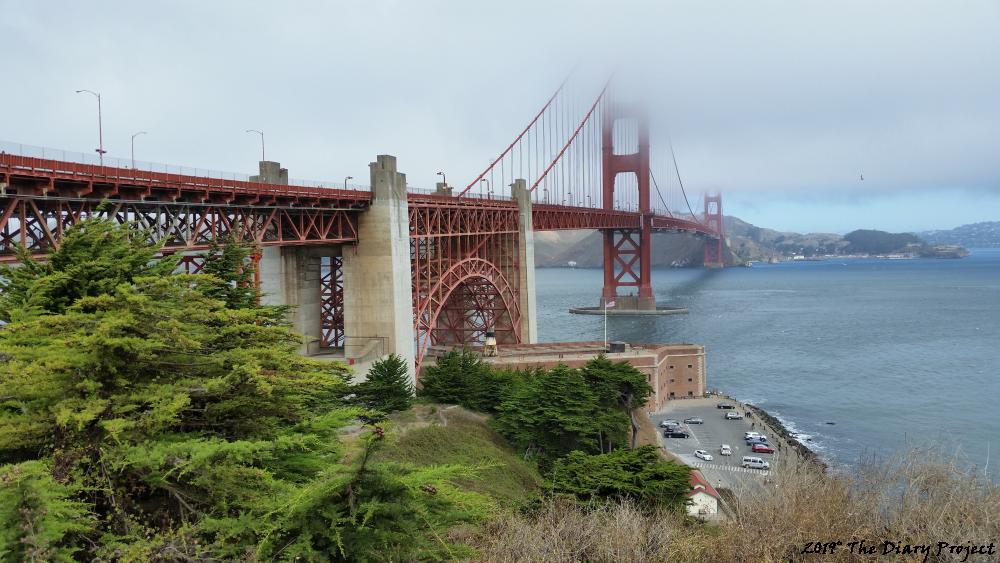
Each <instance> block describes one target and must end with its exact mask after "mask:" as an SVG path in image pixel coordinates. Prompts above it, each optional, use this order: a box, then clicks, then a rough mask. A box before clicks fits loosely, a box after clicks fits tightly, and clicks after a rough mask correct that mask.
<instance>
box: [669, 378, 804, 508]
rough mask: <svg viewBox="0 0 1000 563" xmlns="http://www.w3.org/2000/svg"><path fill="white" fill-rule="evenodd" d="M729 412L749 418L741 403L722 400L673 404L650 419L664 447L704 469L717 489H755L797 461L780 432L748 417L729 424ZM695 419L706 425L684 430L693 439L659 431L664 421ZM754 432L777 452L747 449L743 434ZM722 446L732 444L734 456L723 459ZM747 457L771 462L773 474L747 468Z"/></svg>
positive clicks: (691, 426)
mask: <svg viewBox="0 0 1000 563" xmlns="http://www.w3.org/2000/svg"><path fill="white" fill-rule="evenodd" d="M718 403H728V404H731V405H734V406H736V408H735V409H733V410H724V409H719V408H716V405H717V404H718ZM727 412H739V413H744V414H745V412H746V409H744V408H743V406H742V405H741V404H740V403H738V402H737V401H733V400H729V399H721V398H718V397H711V398H703V399H683V400H676V401H670V402H669V403H668V404H667V407H666V408H665V409H664V410H662V411H660V412H658V413H653V414H652V415H651V416H650V419H651V420H652V421H653V424H655V425H656V426H657V431H658V434H659V436H660V442H661V443H662V444H663V447H664V448H666V449H667V451H669V452H671V453H672V454H674V455H676V456H677V457H678V458H680V459H681V460H682V461H683V462H684V463H686V464H688V465H690V466H692V467H697V468H699V469H701V471H702V473H703V474H704V475H705V478H706V479H708V480H709V482H711V483H712V485H714V486H716V487H725V488H728V489H732V490H734V491H735V490H739V489H740V488H741V487H744V486H748V485H749V486H755V485H756V484H758V483H763V479H764V478H766V477H767V476H768V475H770V471H776V470H780V467H781V466H782V465H784V463H782V462H786V461H795V458H796V453H795V451H794V450H793V449H792V448H790V447H788V445H787V444H785V443H784V441H783V440H781V438H780V436H778V434H777V433H776V432H773V431H772V430H771V429H769V428H762V422H761V421H760V420H758V419H756V418H753V417H744V418H743V419H742V420H726V418H725V416H726V413H727ZM694 416H697V417H701V418H702V419H703V420H704V421H705V422H704V424H684V425H683V426H684V427H685V428H686V429H687V431H688V432H689V433H690V437H688V438H664V437H663V429H662V428H659V424H660V421H662V420H666V419H674V420H678V421H681V422H683V420H684V419H685V418H689V417H694ZM751 430H754V431H757V432H760V433H762V434H764V435H765V436H767V439H768V441H769V442H770V443H771V446H772V447H773V448H774V450H775V452H774V453H773V454H762V453H754V452H752V451H750V446H747V445H746V441H745V440H744V438H743V434H744V432H748V431H751ZM722 444H728V445H729V446H730V447H731V448H732V451H733V454H732V455H728V456H724V455H720V454H719V449H720V447H721V446H722ZM695 450H706V451H707V452H708V453H709V454H711V455H712V460H711V461H704V460H701V459H699V458H697V457H695V455H694V452H695ZM745 455H752V456H756V457H760V458H762V459H764V460H766V461H768V462H769V463H770V464H771V470H770V471H765V470H759V469H746V468H743V467H742V466H741V460H742V457H743V456H745ZM783 456H790V458H789V459H788V460H784V459H782V458H783Z"/></svg>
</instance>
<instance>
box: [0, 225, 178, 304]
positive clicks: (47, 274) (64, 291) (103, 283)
mask: <svg viewBox="0 0 1000 563" xmlns="http://www.w3.org/2000/svg"><path fill="white" fill-rule="evenodd" d="M148 237H149V233H147V232H145V231H143V230H140V229H135V228H130V227H121V226H119V225H118V224H117V223H115V222H114V221H112V220H111V219H106V218H99V217H91V218H89V219H87V220H85V221H82V222H80V223H78V224H77V225H75V226H74V227H73V228H70V229H68V230H67V231H66V232H65V233H64V235H63V238H62V240H61V241H60V244H59V248H58V249H57V250H55V251H54V252H51V253H50V254H49V255H48V256H47V259H46V260H45V261H36V260H32V259H31V254H30V253H29V252H28V251H27V250H26V249H24V248H23V247H16V252H17V254H18V258H19V259H20V262H21V263H20V264H19V265H17V266H8V265H0V320H3V321H7V322H10V321H12V320H13V319H14V317H15V315H16V314H20V315H22V316H23V315H34V314H39V313H62V312H63V311H65V310H66V308H67V307H69V306H70V305H71V304H73V303H75V302H76V301H77V300H78V299H80V298H82V297H88V296H89V297H94V296H97V295H104V294H107V293H112V292H114V290H115V288H116V287H117V286H118V285H119V284H122V283H131V282H132V281H133V280H134V279H136V278H139V277H144V276H149V277H158V276H169V275H171V273H173V271H174V269H175V268H176V267H177V261H176V259H175V258H166V259H160V260H157V259H156V256H157V254H158V253H159V251H160V248H159V246H158V245H152V244H148V243H146V240H147V239H148Z"/></svg>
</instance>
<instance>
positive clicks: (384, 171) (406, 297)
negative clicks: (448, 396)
mask: <svg viewBox="0 0 1000 563" xmlns="http://www.w3.org/2000/svg"><path fill="white" fill-rule="evenodd" d="M369 169H370V172H371V186H372V196H373V200H372V205H371V207H370V208H369V209H368V210H367V211H365V212H364V213H362V214H361V215H360V217H359V220H358V239H359V241H358V244H357V245H354V246H348V247H345V248H344V253H343V257H344V266H343V272H344V304H345V306H344V329H345V332H346V334H347V337H348V342H347V346H346V347H345V348H346V349H345V353H346V355H347V357H353V356H354V355H356V354H357V353H358V352H359V351H360V350H355V349H354V348H355V347H358V348H360V347H361V346H363V345H364V342H363V341H361V340H357V338H358V337H375V336H379V337H385V338H386V344H387V346H386V348H387V349H386V350H385V352H386V353H387V354H389V353H394V354H398V355H400V356H402V357H403V358H405V359H406V361H407V365H408V366H409V370H410V375H411V377H415V367H414V361H415V357H416V350H415V340H416V337H415V334H414V331H413V289H412V283H413V282H412V279H413V277H412V275H411V272H410V230H409V214H408V206H407V203H406V175H405V174H401V173H399V172H398V171H397V170H396V157H394V156H389V155H379V156H378V158H377V160H376V162H373V163H371V164H370V165H369Z"/></svg>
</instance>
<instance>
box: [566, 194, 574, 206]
mask: <svg viewBox="0 0 1000 563" xmlns="http://www.w3.org/2000/svg"><path fill="white" fill-rule="evenodd" d="M566 195H567V196H568V197H569V204H570V205H573V192H566Z"/></svg>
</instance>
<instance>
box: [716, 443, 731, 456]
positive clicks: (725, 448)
mask: <svg viewBox="0 0 1000 563" xmlns="http://www.w3.org/2000/svg"><path fill="white" fill-rule="evenodd" d="M719 455H733V449H732V448H730V447H729V444H722V447H721V448H719Z"/></svg>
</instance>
